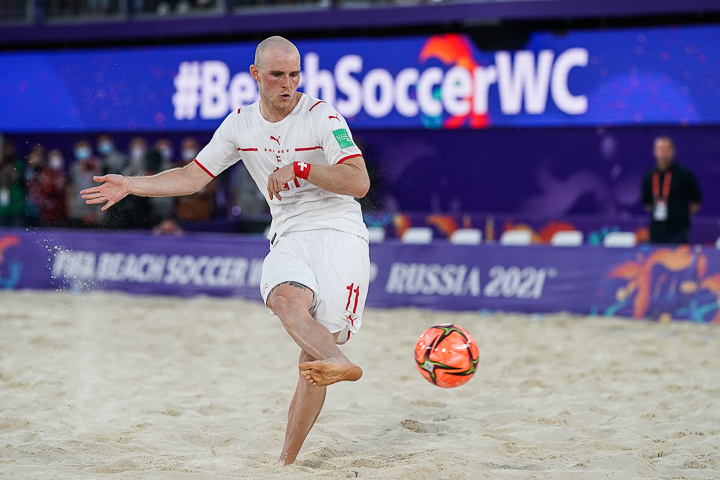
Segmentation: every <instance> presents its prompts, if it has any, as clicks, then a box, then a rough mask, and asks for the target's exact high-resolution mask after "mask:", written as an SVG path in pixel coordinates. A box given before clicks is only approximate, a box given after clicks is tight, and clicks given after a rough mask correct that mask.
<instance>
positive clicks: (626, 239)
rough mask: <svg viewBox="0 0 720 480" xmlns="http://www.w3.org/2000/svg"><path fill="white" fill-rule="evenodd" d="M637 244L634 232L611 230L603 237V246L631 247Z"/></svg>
mask: <svg viewBox="0 0 720 480" xmlns="http://www.w3.org/2000/svg"><path fill="white" fill-rule="evenodd" d="M635 245H637V237H636V236H635V233H634V232H610V233H608V234H607V235H605V238H603V246H605V247H611V248H631V247H634V246H635Z"/></svg>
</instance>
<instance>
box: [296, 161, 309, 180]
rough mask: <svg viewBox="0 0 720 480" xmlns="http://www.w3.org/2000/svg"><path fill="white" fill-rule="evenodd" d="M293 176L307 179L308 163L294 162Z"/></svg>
mask: <svg viewBox="0 0 720 480" xmlns="http://www.w3.org/2000/svg"><path fill="white" fill-rule="evenodd" d="M293 165H294V169H295V176H296V177H297V178H302V179H303V180H307V178H308V175H310V164H309V163H305V162H295V163H294V164H293Z"/></svg>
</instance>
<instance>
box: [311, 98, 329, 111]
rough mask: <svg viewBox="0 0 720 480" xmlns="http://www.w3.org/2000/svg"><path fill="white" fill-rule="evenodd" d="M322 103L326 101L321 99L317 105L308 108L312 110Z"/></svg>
mask: <svg viewBox="0 0 720 480" xmlns="http://www.w3.org/2000/svg"><path fill="white" fill-rule="evenodd" d="M321 103H325V102H324V101H322V100H320V101H319V102H317V103H316V104H315V105H313V106H312V107H310V110H308V112H312V109H313V108H315V107H317V106H318V105H320V104H321Z"/></svg>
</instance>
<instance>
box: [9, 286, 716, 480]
mask: <svg viewBox="0 0 720 480" xmlns="http://www.w3.org/2000/svg"><path fill="white" fill-rule="evenodd" d="M444 322H451V323H456V324H458V325H461V326H463V327H465V328H466V329H467V330H469V331H470V333H472V334H473V335H474V337H475V338H476V340H477V343H478V344H479V347H480V352H481V359H480V368H479V371H478V373H477V374H476V376H475V377H474V378H473V379H472V380H471V381H470V382H469V383H467V384H466V385H464V386H462V387H459V388H456V389H448V390H445V389H441V388H438V387H435V386H433V385H431V384H430V383H428V382H426V381H425V380H424V379H423V378H422V377H421V376H420V374H419V373H418V372H417V370H416V367H415V364H414V361H413V359H412V350H413V346H414V344H415V341H416V340H417V337H418V336H419V335H420V333H421V332H422V331H423V330H424V329H425V328H427V327H429V326H431V325H434V324H438V323H444ZM343 349H344V351H345V352H346V354H347V355H348V356H349V357H350V358H351V359H352V360H354V361H355V362H356V363H358V364H359V365H361V366H362V367H363V369H364V371H365V375H364V377H363V378H362V379H361V380H360V381H358V382H356V383H344V384H338V385H334V386H331V387H329V390H328V399H327V402H326V405H325V409H324V410H323V412H322V414H321V416H320V418H319V419H318V422H317V424H316V426H315V428H314V429H313V431H312V432H311V434H310V436H309V437H308V440H307V442H306V444H305V446H304V448H303V450H302V451H301V453H300V455H299V457H298V462H297V463H296V464H295V465H293V466H289V467H280V466H278V465H277V464H276V463H275V460H276V457H277V455H278V453H279V451H280V448H281V445H282V440H283V435H284V428H285V419H286V415H287V408H288V404H289V402H290V398H291V396H292V392H293V390H294V388H295V384H296V381H297V367H296V364H297V357H298V354H299V349H298V347H296V346H295V344H294V343H293V342H292V340H291V339H290V337H289V336H287V334H286V333H285V331H284V330H283V328H282V326H281V325H280V323H279V322H278V320H277V319H275V318H272V317H269V316H268V315H267V313H266V312H265V311H264V309H263V307H262V305H261V304H259V303H253V302H247V301H242V300H238V299H215V298H207V297H200V298H194V299H178V298H169V297H157V296H152V297H150V296H148V297H143V296H129V295H125V294H120V293H86V294H81V295H80V294H71V293H58V292H0V476H2V477H4V478H17V479H64V478H68V479H70V478H72V479H85V478H92V479H104V478H113V479H214V478H223V479H224V478H251V479H311V478H312V479H315V478H333V479H334V478H366V479H433V480H435V479H478V478H493V479H530V478H552V479H565V478H568V479H600V478H602V479H607V478H612V479H626V478H660V479H664V478H668V479H669V478H720V435H718V434H719V433H720V367H719V365H718V360H720V331H718V328H717V326H716V325H703V324H690V323H677V324H658V323H650V322H645V321H631V320H625V319H608V318H586V317H578V316H571V315H567V314H557V315H548V316H527V315H511V314H493V315H487V314H486V315H480V314H476V313H465V314H453V313H444V312H432V311H422V310H415V309H396V310H370V311H368V312H366V315H365V319H364V325H363V328H362V330H361V332H360V333H359V334H358V335H357V336H356V337H355V338H354V339H353V340H352V341H351V342H349V343H348V345H347V346H345V347H344V348H343Z"/></svg>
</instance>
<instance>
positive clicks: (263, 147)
mask: <svg viewBox="0 0 720 480" xmlns="http://www.w3.org/2000/svg"><path fill="white" fill-rule="evenodd" d="M361 155H362V153H361V152H360V149H359V148H358V147H357V146H356V145H355V144H354V142H353V139H352V135H351V134H350V129H349V128H348V125H347V122H345V119H344V118H343V117H342V115H340V114H339V113H338V112H337V111H336V110H335V109H334V108H333V107H331V106H330V105H328V104H327V103H325V102H323V101H321V100H318V99H317V98H312V97H310V96H308V95H306V94H303V95H302V97H301V98H300V101H299V102H298V104H297V105H295V108H294V109H293V110H292V112H290V114H288V116H287V117H285V118H283V119H282V120H280V121H279V122H275V123H271V122H268V121H267V120H265V118H263V116H262V115H261V114H260V110H259V103H258V102H255V103H253V104H252V105H250V106H247V107H242V108H239V109H238V110H237V111H233V112H231V113H230V115H228V116H227V117H226V118H225V120H224V121H223V123H222V124H221V125H220V127H218V129H217V130H216V131H215V134H214V135H213V138H212V140H210V143H208V144H207V145H206V146H205V148H203V149H202V151H201V152H200V153H199V154H198V156H197V158H196V159H195V162H196V163H197V164H198V165H199V166H200V167H201V168H202V169H203V170H205V171H206V172H207V173H208V174H210V175H211V176H212V177H215V176H217V175H219V174H220V173H221V172H222V171H223V170H225V169H226V168H228V167H230V166H231V165H233V164H235V163H236V162H237V161H238V160H242V161H243V163H244V164H245V167H246V168H247V170H248V172H250V175H251V176H252V178H253V180H254V181H255V184H256V185H257V186H258V188H259V189H260V191H261V192H262V194H263V195H264V196H265V200H266V201H267V202H268V204H269V205H270V213H271V214H272V218H273V220H272V225H271V227H270V233H269V234H268V239H270V240H271V241H272V240H274V239H275V238H276V237H280V236H281V235H282V234H283V233H285V232H290V231H293V232H297V231H303V230H317V229H323V228H330V229H335V230H340V231H343V232H348V233H352V234H355V235H358V236H360V237H362V238H364V239H365V240H366V241H367V240H368V231H367V227H365V224H364V223H363V220H362V212H361V210H360V204H359V203H358V202H356V201H355V200H354V199H353V197H352V196H350V195H340V194H338V193H332V192H329V191H327V190H324V189H322V188H320V187H317V186H315V185H313V184H312V183H310V182H308V181H307V180H303V179H300V178H296V179H295V180H293V181H292V182H290V183H289V184H288V186H289V187H290V190H288V191H286V192H281V193H280V195H281V196H282V200H278V199H277V198H274V199H272V200H270V197H269V194H268V192H267V182H268V177H269V176H270V174H271V173H273V172H275V171H277V170H279V169H280V167H282V166H284V165H289V164H292V163H293V162H296V161H302V162H305V163H309V164H311V165H336V164H338V163H342V162H343V161H345V160H347V159H349V158H353V157H358V156H361Z"/></svg>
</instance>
